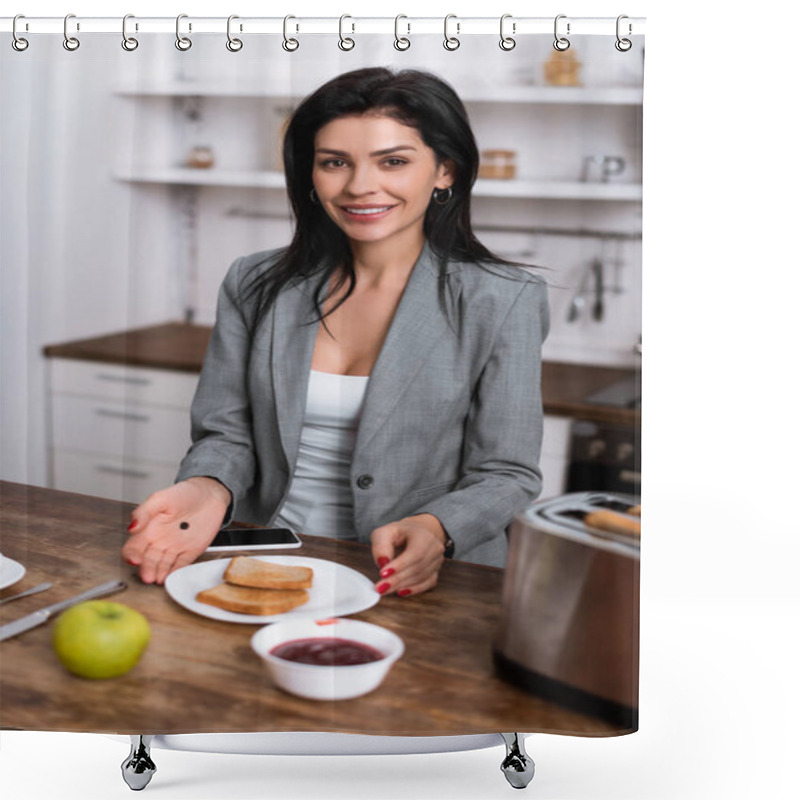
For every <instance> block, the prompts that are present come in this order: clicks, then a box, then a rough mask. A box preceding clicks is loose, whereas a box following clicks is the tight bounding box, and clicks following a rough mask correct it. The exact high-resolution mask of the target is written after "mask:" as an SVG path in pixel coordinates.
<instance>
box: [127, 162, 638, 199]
mask: <svg viewBox="0 0 800 800" xmlns="http://www.w3.org/2000/svg"><path fill="white" fill-rule="evenodd" d="M115 177H116V178H117V180H121V181H125V182H128V183H163V184H173V185H178V186H231V187H247V188H254V189H285V187H286V182H285V178H284V175H283V173H282V172H270V171H250V170H225V169H193V168H189V167H166V168H159V167H153V168H149V169H148V168H144V169H141V170H137V171H135V172H128V173H118V174H117V175H116V176H115ZM473 196H475V197H507V198H516V199H540V198H541V199H548V200H554V199H555V200H617V201H637V200H641V199H642V187H641V185H640V184H634V183H581V182H579V181H524V180H510V181H509V180H488V179H479V180H478V181H477V182H476V183H475V187H474V189H473Z"/></svg>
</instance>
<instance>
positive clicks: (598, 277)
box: [592, 258, 604, 322]
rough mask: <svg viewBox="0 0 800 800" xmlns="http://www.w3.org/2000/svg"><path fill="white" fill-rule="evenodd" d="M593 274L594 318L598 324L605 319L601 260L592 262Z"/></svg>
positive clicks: (597, 259)
mask: <svg viewBox="0 0 800 800" xmlns="http://www.w3.org/2000/svg"><path fill="white" fill-rule="evenodd" d="M592 273H593V274H594V304H593V305H592V317H593V319H595V320H596V321H597V322H600V321H601V320H602V319H603V292H604V288H603V262H602V261H601V260H600V259H599V258H595V259H594V261H592Z"/></svg>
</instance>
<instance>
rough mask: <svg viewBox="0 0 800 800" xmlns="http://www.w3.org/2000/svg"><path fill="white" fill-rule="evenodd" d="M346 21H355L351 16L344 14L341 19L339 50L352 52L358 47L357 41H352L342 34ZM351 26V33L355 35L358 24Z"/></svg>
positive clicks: (353, 23) (352, 23)
mask: <svg viewBox="0 0 800 800" xmlns="http://www.w3.org/2000/svg"><path fill="white" fill-rule="evenodd" d="M346 19H353V18H352V17H351V16H350V15H349V14H342V16H341V17H339V49H340V50H352V49H353V48H354V47H355V46H356V43H355V41H354V40H353V39H351V38H350V37H349V36H345V35H344V34H343V33H342V25H343V24H344V21H345V20H346ZM350 25H351V27H352V30H351V31H350V32H351V33H355V32H356V24H355V22H351V23H350Z"/></svg>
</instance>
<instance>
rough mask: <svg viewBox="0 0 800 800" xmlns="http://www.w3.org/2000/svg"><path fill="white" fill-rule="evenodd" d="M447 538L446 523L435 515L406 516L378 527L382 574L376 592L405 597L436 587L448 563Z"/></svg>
mask: <svg viewBox="0 0 800 800" xmlns="http://www.w3.org/2000/svg"><path fill="white" fill-rule="evenodd" d="M446 539H447V535H446V533H445V530H444V528H443V527H442V524H441V523H440V522H439V520H438V519H437V518H436V517H434V516H433V515H432V514H419V515H417V516H415V517H404V518H403V519H401V520H398V521H397V522H390V523H388V524H387V525H381V527H380V528H375V530H374V531H372V535H371V540H372V557H373V558H374V559H375V563H376V564H377V565H378V568H379V569H380V575H381V579H380V580H379V581H378V582H377V583H376V584H375V589H376V591H378V592H379V593H380V594H391V593H393V592H395V593H397V595H398V596H399V597H405V596H407V595H410V594H419V593H420V592H425V591H427V590H428V589H432V588H433V587H434V586H436V582H437V580H438V578H439V570H440V569H441V567H442V564H443V562H444V543H445V541H446Z"/></svg>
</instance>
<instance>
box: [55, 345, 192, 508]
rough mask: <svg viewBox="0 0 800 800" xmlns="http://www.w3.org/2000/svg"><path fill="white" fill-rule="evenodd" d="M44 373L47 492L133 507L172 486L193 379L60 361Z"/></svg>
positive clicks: (185, 443) (185, 440)
mask: <svg viewBox="0 0 800 800" xmlns="http://www.w3.org/2000/svg"><path fill="white" fill-rule="evenodd" d="M49 369H50V409H51V413H50V418H51V426H52V428H51V435H50V442H49V451H50V468H51V485H52V486H53V487H54V488H57V489H63V490H66V491H72V492H79V493H81V494H92V495H95V496H98V497H108V498H114V499H121V500H126V501H128V502H132V503H139V502H141V501H142V500H144V499H145V497H147V495H149V494H150V493H152V492H154V491H156V490H157V489H160V488H163V487H164V486H169V485H170V484H171V483H172V482H173V480H174V478H175V473H176V471H177V465H178V462H179V461H180V459H181V458H182V457H183V455H184V453H185V452H186V450H187V448H188V447H189V444H190V436H189V408H190V406H191V401H192V397H193V395H194V391H195V388H196V385H197V376H196V375H193V374H185V373H179V372H173V371H168V370H158V369H147V368H143V367H131V366H126V365H121V364H109V363H99V362H92V361H80V360H69V359H61V358H53V359H51V360H50V365H49Z"/></svg>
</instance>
